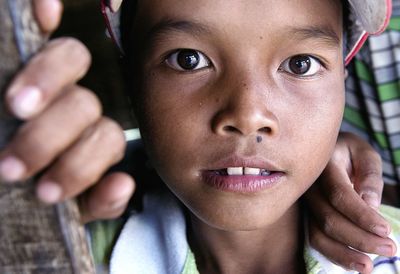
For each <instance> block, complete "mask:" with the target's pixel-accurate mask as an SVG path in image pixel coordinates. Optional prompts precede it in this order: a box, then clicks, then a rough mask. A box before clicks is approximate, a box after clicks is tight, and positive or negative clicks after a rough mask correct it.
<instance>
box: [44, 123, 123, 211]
mask: <svg viewBox="0 0 400 274" xmlns="http://www.w3.org/2000/svg"><path fill="white" fill-rule="evenodd" d="M124 150H125V139H124V135H123V131H122V129H121V128H120V127H119V126H118V124H117V123H115V122H114V121H112V120H110V119H108V118H102V119H100V120H99V121H98V122H97V123H96V124H94V125H93V126H92V127H90V128H88V129H86V130H85V132H84V133H83V134H82V136H81V137H80V139H78V140H77V141H76V142H75V143H74V144H73V145H72V146H70V147H68V149H67V150H65V151H64V153H63V154H62V156H61V157H60V158H58V159H57V160H56V161H55V163H54V164H53V165H52V166H51V167H50V168H49V169H48V170H47V171H46V173H45V174H44V175H43V176H42V178H40V180H39V184H38V190H37V192H38V196H39V198H40V199H41V200H43V201H44V202H47V203H54V202H58V201H60V200H63V199H66V198H70V197H72V196H75V195H77V194H78V193H81V192H82V191H83V190H85V189H87V188H88V187H89V186H91V185H93V184H94V183H95V182H96V181H98V180H99V178H100V177H101V176H102V175H103V174H104V172H105V171H106V170H107V169H108V168H109V167H110V166H111V165H113V164H115V163H116V162H118V161H120V160H121V159H122V157H123V155H124ZM49 186H51V187H49ZM55 186H58V187H59V191H58V192H56V193H55V194H54V188H55Z"/></svg>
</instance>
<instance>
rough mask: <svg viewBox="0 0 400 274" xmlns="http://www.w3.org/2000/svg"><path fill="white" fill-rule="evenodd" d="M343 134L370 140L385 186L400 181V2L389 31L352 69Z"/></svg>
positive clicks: (370, 41) (364, 50) (397, 0)
mask: <svg viewBox="0 0 400 274" xmlns="http://www.w3.org/2000/svg"><path fill="white" fill-rule="evenodd" d="M348 70H349V77H348V79H347V81H346V108H345V113H344V121H343V124H342V130H343V131H350V132H353V133H355V134H357V135H359V136H361V137H363V138H364V139H365V140H367V141H369V142H370V143H371V144H373V146H374V147H375V149H376V150H377V151H378V152H379V153H380V155H381V156H382V159H383V175H384V181H385V184H390V185H396V184H399V182H400V180H399V179H400V82H399V81H400V0H394V1H393V14H392V18H391V21H390V24H389V27H388V28H387V30H386V31H385V32H384V33H383V34H381V35H379V36H372V37H369V39H368V40H367V42H366V44H365V45H364V47H363V48H362V49H361V51H360V53H359V54H358V55H357V56H356V58H355V59H354V60H353V62H352V63H351V64H350V65H349V66H348Z"/></svg>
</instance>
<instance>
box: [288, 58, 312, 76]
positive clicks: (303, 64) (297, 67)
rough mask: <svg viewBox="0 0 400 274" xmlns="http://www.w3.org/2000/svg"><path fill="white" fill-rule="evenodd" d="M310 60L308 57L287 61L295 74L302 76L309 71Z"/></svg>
mask: <svg viewBox="0 0 400 274" xmlns="http://www.w3.org/2000/svg"><path fill="white" fill-rule="evenodd" d="M310 65H311V60H310V57H308V56H296V57H294V58H292V59H291V60H290V61H289V67H290V70H291V71H292V72H294V73H295V74H304V73H306V72H307V71H308V70H309V69H310Z"/></svg>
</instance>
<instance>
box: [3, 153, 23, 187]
mask: <svg viewBox="0 0 400 274" xmlns="http://www.w3.org/2000/svg"><path fill="white" fill-rule="evenodd" d="M25 172H26V166H25V164H24V163H23V162H22V161H21V160H19V159H18V158H17V157H14V156H8V157H6V158H4V159H3V160H1V161H0V178H1V181H4V182H16V181H19V180H21V179H22V177H23V176H24V174H25Z"/></svg>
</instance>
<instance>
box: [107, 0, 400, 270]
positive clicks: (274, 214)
mask: <svg viewBox="0 0 400 274" xmlns="http://www.w3.org/2000/svg"><path fill="white" fill-rule="evenodd" d="M349 2H350V4H351V6H350V5H349V3H348V2H347V1H338V0H336V1H333V0H322V1H321V0H298V1H273V0H263V1H261V0H260V1H258V0H252V1H239V0H234V1H229V2H228V1H211V0H202V1H198V0H197V1H194V0H193V1H192V0H187V1H174V0H163V1H150V0H149V1H125V3H124V4H123V8H122V15H121V18H122V20H123V23H124V24H126V25H124V24H123V25H122V39H121V41H122V42H121V44H120V45H121V46H122V47H123V49H125V53H126V60H127V64H128V65H127V66H128V71H127V75H128V76H130V79H131V84H132V87H134V88H133V90H132V93H131V95H132V97H133V98H134V100H133V101H134V103H135V112H136V115H137V117H138V122H139V125H140V131H141V135H142V140H143V143H144V146H145V148H146V151H147V154H148V156H149V159H150V162H151V164H152V166H153V167H154V168H155V170H156V171H157V173H158V174H159V176H160V178H161V179H162V181H163V182H164V183H165V184H166V185H167V186H168V188H169V190H170V191H171V192H172V193H173V194H174V195H175V196H176V197H177V198H178V199H179V201H180V202H182V204H183V205H184V207H182V208H181V207H180V206H179V205H178V203H177V202H176V201H175V200H174V198H173V197H172V195H171V194H169V193H168V192H167V191H165V192H163V193H161V192H162V191H155V192H154V193H152V194H146V196H145V198H144V202H143V207H144V209H143V211H142V212H141V213H139V214H134V215H132V216H131V217H130V219H129V221H128V222H127V224H126V225H125V227H124V229H123V231H122V233H121V235H120V237H119V239H118V242H117V244H116V246H115V248H114V250H113V255H112V259H111V272H112V273H353V272H346V271H345V270H343V269H341V268H339V267H337V266H336V265H334V264H333V263H331V262H329V261H328V260H326V259H325V258H324V257H323V256H321V255H320V254H318V253H317V252H316V251H315V250H312V249H311V248H309V247H308V245H307V239H306V238H305V237H304V231H303V227H304V220H305V218H306V216H305V213H306V212H304V210H303V209H302V207H301V205H300V204H299V202H298V199H299V198H300V197H301V196H302V195H303V194H304V192H305V191H306V190H307V189H308V188H309V187H310V186H311V185H312V184H313V183H314V182H315V180H316V179H317V178H318V176H319V175H320V174H321V172H322V170H323V169H324V168H325V166H326V164H327V162H328V160H329V158H330V157H331V154H332V151H333V149H334V146H335V143H336V138H337V134H338V131H339V127H340V123H341V119H342V114H343V107H344V76H345V71H344V64H345V63H347V62H348V61H349V60H350V59H351V58H352V57H353V56H354V54H355V52H356V51H357V50H358V48H359V47H360V46H361V44H362V41H364V40H365V38H366V31H368V32H379V31H381V30H382V29H383V27H384V26H385V25H386V23H387V20H388V17H389V13H390V12H389V10H390V1H363V2H361V1H349ZM107 13H109V12H107ZM125 18H128V20H127V22H128V23H126V21H125ZM343 18H344V19H343ZM355 19H356V20H357V21H354V20H355ZM360 27H361V28H363V30H364V31H361V32H360ZM357 28H358V29H357ZM343 30H344V31H343ZM116 40H118V38H116ZM382 211H383V212H382V213H383V214H385V217H386V218H388V219H389V220H390V221H392V225H393V232H394V233H395V236H396V237H397V238H396V239H395V240H396V241H397V240H399V239H400V238H399V236H400V235H399V232H400V224H399V222H398V220H396V219H395V216H397V218H398V216H399V215H398V214H399V213H398V212H397V211H394V210H393V209H388V208H383V209H382ZM397 256H399V254H397ZM397 256H395V257H392V258H384V257H374V258H373V259H374V273H400V265H399V263H400V262H399V260H400V258H399V257H397ZM353 269H354V270H357V269H359V266H357V265H354V266H353Z"/></svg>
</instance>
